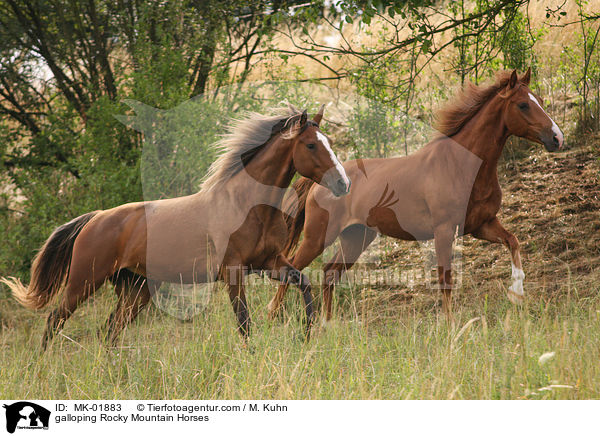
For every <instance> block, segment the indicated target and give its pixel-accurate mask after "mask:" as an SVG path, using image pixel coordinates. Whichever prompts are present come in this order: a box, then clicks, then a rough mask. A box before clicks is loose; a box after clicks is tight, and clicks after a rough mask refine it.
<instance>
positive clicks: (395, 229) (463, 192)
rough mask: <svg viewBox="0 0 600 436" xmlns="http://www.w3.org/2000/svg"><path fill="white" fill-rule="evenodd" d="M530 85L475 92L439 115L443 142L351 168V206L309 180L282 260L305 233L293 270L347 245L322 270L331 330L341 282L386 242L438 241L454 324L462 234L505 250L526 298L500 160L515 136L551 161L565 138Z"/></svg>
mask: <svg viewBox="0 0 600 436" xmlns="http://www.w3.org/2000/svg"><path fill="white" fill-rule="evenodd" d="M529 79H530V70H528V71H527V73H526V74H525V75H524V76H523V77H521V78H520V79H519V78H518V76H517V73H516V71H513V72H512V73H509V72H505V73H501V74H499V75H498V78H497V81H496V83H494V84H493V85H491V86H487V87H477V86H475V85H470V86H469V87H468V88H467V89H466V90H464V91H463V92H462V93H461V94H460V95H459V96H458V98H457V99H456V100H455V102H454V103H453V104H451V105H449V106H447V107H446V108H445V109H443V110H442V111H441V112H440V113H439V115H438V126H437V128H438V130H439V131H440V132H441V134H442V135H440V136H438V137H437V138H435V139H433V140H432V141H431V142H430V143H429V144H428V145H426V146H425V147H423V148H422V149H420V150H419V151H417V152H416V153H414V154H412V155H410V156H405V157H399V158H389V159H365V160H357V161H349V162H346V163H345V164H344V168H345V169H346V172H347V174H348V175H349V176H350V179H351V180H352V189H351V191H350V194H349V195H347V196H346V197H344V198H340V199H335V198H333V197H331V196H330V195H328V194H327V193H326V192H325V191H324V190H323V189H322V188H320V187H318V186H315V185H313V183H312V182H311V181H310V180H307V179H301V180H299V181H298V182H296V183H295V184H294V188H295V189H296V191H297V193H298V195H299V196H300V207H299V210H297V211H296V206H295V205H290V206H288V217H289V218H288V227H289V232H290V233H289V238H288V244H287V247H286V250H285V251H284V254H285V255H286V256H287V255H289V253H290V251H291V250H292V249H293V248H294V247H295V246H296V245H297V243H298V239H299V236H300V233H301V232H302V230H303V229H304V238H303V240H302V243H301V244H300V247H299V248H298V250H297V252H296V254H295V255H294V256H293V258H291V259H292V264H293V265H294V266H295V267H296V268H298V269H299V270H302V269H304V268H305V267H306V266H308V265H309V264H310V263H311V262H312V261H313V259H315V258H316V257H317V256H318V255H319V254H320V253H322V252H323V250H324V249H325V248H326V247H327V246H329V245H330V244H331V243H333V242H334V240H335V239H336V238H337V237H338V236H339V237H340V245H341V248H340V250H339V251H337V253H336V254H335V255H334V256H333V258H332V259H331V260H330V261H329V263H327V264H326V266H325V267H324V272H325V274H324V281H323V304H324V306H325V320H329V319H330V318H331V296H332V289H333V287H334V285H335V283H336V281H337V280H339V277H340V275H341V274H342V273H343V272H344V271H345V270H347V269H349V268H351V267H352V265H353V264H354V263H355V262H356V261H357V259H358V257H359V256H360V254H361V253H362V252H363V251H364V250H365V249H366V248H367V246H368V245H369V244H370V243H371V242H372V241H373V240H374V239H375V237H376V235H377V233H378V232H379V233H381V234H384V235H387V236H391V237H394V238H398V239H401V240H428V239H431V238H433V239H434V242H435V252H436V257H437V265H438V286H439V287H440V289H441V290H442V307H443V310H444V312H445V313H446V315H447V317H448V319H449V320H450V321H452V312H451V285H452V278H451V270H450V265H451V257H452V243H453V240H454V238H455V235H457V234H458V235H464V234H471V235H473V236H474V237H476V238H478V239H483V240H486V241H490V242H495V243H498V242H499V243H503V244H504V245H505V246H507V247H508V248H509V250H510V253H511V257H512V285H511V286H510V288H509V291H508V297H509V299H510V300H511V301H513V302H518V301H520V300H521V299H522V298H523V296H524V293H523V279H524V277H525V276H524V273H523V268H522V264H521V255H520V251H519V242H518V241H517V238H516V237H515V236H514V235H513V234H512V233H510V232H508V231H507V230H505V229H504V227H503V226H502V224H501V223H500V221H499V220H498V218H497V217H496V214H497V213H498V210H499V208H500V202H501V197H502V193H501V191H500V185H499V183H498V174H497V164H498V159H499V158H500V155H501V153H502V149H503V147H504V144H505V142H506V140H507V139H508V137H510V136H511V135H516V136H519V137H523V138H527V139H529V140H531V141H534V142H537V143H541V144H543V145H544V146H545V147H546V149H547V150H548V151H555V150H557V149H559V148H560V147H561V146H562V144H563V134H562V132H561V131H560V129H559V128H558V127H557V125H556V124H555V123H554V121H552V119H551V118H550V117H549V116H548V114H547V113H546V112H545V111H544V109H543V108H542V105H541V100H540V98H539V97H537V96H536V95H535V94H534V93H532V92H531V90H530V89H529V87H528V85H529ZM296 212H297V213H296ZM286 289H287V285H285V284H282V285H281V286H280V287H279V289H278V291H277V294H276V295H275V296H274V297H273V299H272V300H271V302H270V303H269V312H270V315H271V316H275V313H276V311H277V310H278V308H279V306H280V305H281V303H282V301H283V298H284V295H285V292H286Z"/></svg>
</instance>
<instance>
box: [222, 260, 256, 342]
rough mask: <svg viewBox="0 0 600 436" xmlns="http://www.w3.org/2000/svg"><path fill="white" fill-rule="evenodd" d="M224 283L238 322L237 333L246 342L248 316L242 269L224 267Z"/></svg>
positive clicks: (248, 328) (248, 329) (248, 324)
mask: <svg viewBox="0 0 600 436" xmlns="http://www.w3.org/2000/svg"><path fill="white" fill-rule="evenodd" d="M225 283H226V284H227V286H228V288H229V300H230V301H231V305H232V306H233V312H234V313H235V315H236V317H237V320H238V331H239V332H240V334H241V335H242V337H243V338H244V340H248V337H249V336H250V314H249V312H248V303H247V302H246V293H245V291H244V271H243V269H242V267H241V266H235V267H233V266H228V267H226V272H225Z"/></svg>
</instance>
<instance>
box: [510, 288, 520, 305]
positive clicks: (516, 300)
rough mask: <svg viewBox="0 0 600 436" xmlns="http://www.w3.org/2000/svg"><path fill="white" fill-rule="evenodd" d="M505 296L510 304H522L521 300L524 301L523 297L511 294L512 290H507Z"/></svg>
mask: <svg viewBox="0 0 600 436" xmlns="http://www.w3.org/2000/svg"><path fill="white" fill-rule="evenodd" d="M506 296H507V297H508V299H509V300H510V302H511V303H512V304H516V305H521V304H523V300H524V297H523V295H519V294H516V293H515V292H513V291H512V290H510V289H509V290H508V292H507V293H506Z"/></svg>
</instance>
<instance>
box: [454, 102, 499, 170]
mask: <svg viewBox="0 0 600 436" xmlns="http://www.w3.org/2000/svg"><path fill="white" fill-rule="evenodd" d="M503 103H504V101H503V99H502V98H501V97H499V96H497V95H496V96H494V97H493V98H492V99H490V101H488V102H487V103H485V105H484V106H483V107H482V108H481V109H480V110H479V112H477V114H475V116H474V117H473V118H471V119H470V120H469V121H468V122H467V123H466V124H465V126H464V127H463V128H462V129H461V130H460V131H459V132H458V133H457V134H456V135H454V136H453V137H452V139H453V140H454V141H456V142H457V143H459V144H460V145H462V146H463V147H465V148H466V149H467V150H469V151H470V152H472V153H473V154H475V155H476V156H477V157H479V158H480V159H481V160H482V161H483V162H482V164H481V170H483V171H489V172H493V173H495V172H496V168H497V166H498V160H499V159H500V156H501V155H502V149H503V148H504V144H505V143H506V140H507V139H508V137H509V136H510V135H509V133H508V130H507V128H506V124H505V123H504V120H503V117H502V106H503Z"/></svg>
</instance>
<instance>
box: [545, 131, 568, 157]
mask: <svg viewBox="0 0 600 436" xmlns="http://www.w3.org/2000/svg"><path fill="white" fill-rule="evenodd" d="M540 141H541V142H542V144H544V148H545V149H546V150H547V151H549V152H553V151H557V150H560V149H561V148H562V146H563V143H564V136H563V133H562V132H561V131H560V130H559V129H555V128H551V129H545V130H544V131H542V132H541V133H540Z"/></svg>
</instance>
